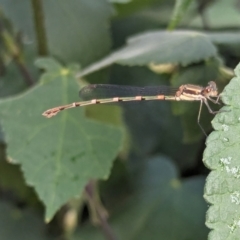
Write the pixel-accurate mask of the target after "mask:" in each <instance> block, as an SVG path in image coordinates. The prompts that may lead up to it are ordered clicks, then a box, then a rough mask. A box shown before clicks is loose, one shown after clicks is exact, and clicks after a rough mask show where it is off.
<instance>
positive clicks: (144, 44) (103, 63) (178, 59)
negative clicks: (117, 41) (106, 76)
mask: <svg viewBox="0 0 240 240" xmlns="http://www.w3.org/2000/svg"><path fill="white" fill-rule="evenodd" d="M215 55H216V48H215V47H214V45H213V44H212V43H211V42H210V40H209V39H208V37H207V36H206V35H204V34H202V33H198V32H194V31H174V32H167V31H154V32H148V33H144V34H139V35H137V36H135V37H132V38H130V39H128V41H127V45H126V46H125V47H123V48H121V49H120V50H118V51H116V52H113V53H112V54H110V55H109V56H108V57H105V58H103V59H102V60H100V61H98V62H95V63H94V64H92V65H90V66H89V67H87V68H85V69H84V70H83V71H82V72H80V73H79V75H78V76H79V77H81V76H84V75H87V74H89V73H92V72H94V71H97V70H99V69H102V68H104V67H107V66H109V65H111V64H113V63H119V64H122V65H129V66H135V65H149V64H150V63H154V64H160V63H173V64H181V65H187V64H190V63H194V62H199V61H201V60H204V59H207V58H210V57H213V56H215Z"/></svg>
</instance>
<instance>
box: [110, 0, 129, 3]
mask: <svg viewBox="0 0 240 240" xmlns="http://www.w3.org/2000/svg"><path fill="white" fill-rule="evenodd" d="M108 1H109V2H112V3H129V2H131V1H133V0H108Z"/></svg>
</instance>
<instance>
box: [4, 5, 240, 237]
mask: <svg viewBox="0 0 240 240" xmlns="http://www.w3.org/2000/svg"><path fill="white" fill-rule="evenodd" d="M239 27H240V1H239V0H229V1H225V0H218V1H215V0H176V1H173V0H108V1H107V0H98V1H94V0H82V1H80V0H69V1H67V2H66V1H64V0H58V1H47V0H42V1H41V0H31V1H30V0H24V1H14V0H0V97H1V98H2V99H3V101H4V99H6V98H7V99H8V98H10V97H12V96H15V95H16V94H20V93H22V92H26V91H28V89H29V88H31V87H32V86H33V85H36V84H38V82H39V80H38V79H39V78H40V76H41V74H42V71H40V70H39V69H37V68H36V66H34V62H35V61H36V59H37V58H39V57H50V56H51V57H52V58H54V59H56V60H57V61H59V62H61V63H62V64H63V65H64V66H65V65H69V64H71V63H78V64H79V65H80V66H81V68H82V69H83V73H84V71H85V70H88V69H89V67H88V66H89V65H90V66H96V64H98V63H99V62H100V63H102V61H103V60H102V59H107V60H109V61H110V63H109V64H107V65H106V66H101V67H99V68H97V69H96V71H95V70H92V71H89V72H88V74H81V72H80V73H78V75H79V74H80V75H81V76H82V77H83V75H84V81H85V82H88V83H110V84H122V85H139V86H149V85H171V86H180V85H182V84H186V83H192V84H197V85H202V86H205V85H206V84H207V83H208V81H211V80H214V81H216V83H217V85H218V87H219V90H220V92H221V90H222V89H223V87H224V86H225V85H226V84H227V83H228V81H229V80H230V78H231V77H232V76H233V71H232V69H233V68H234V67H235V66H236V65H237V63H238V61H239V60H238V59H239V56H240V47H239V46H240V31H239ZM165 30H168V31H170V30H171V31H173V33H174V32H175V31H176V33H177V34H178V31H177V30H182V31H186V30H188V31H194V33H199V36H201V34H204V38H205V39H206V44H205V43H204V40H199V41H200V42H199V43H197V44H195V45H194V44H193V45H188V44H184V41H183V44H180V45H176V46H175V47H174V45H172V42H171V41H172V39H171V41H170V40H169V44H166V45H164V47H162V46H161V41H159V42H158V44H159V51H160V50H161V47H162V48H163V50H164V49H165V48H166V49H168V54H169V59H170V60H169V61H165V60H164V56H163V58H162V59H161V57H162V56H161V51H160V53H159V56H158V55H157V56H153V55H150V56H148V58H150V59H151V57H152V61H150V60H149V59H147V60H146V58H144V57H141V56H140V57H137V58H136V59H130V60H129V59H128V60H126V58H124V57H125V56H126V55H124V54H128V53H129V52H130V53H131V50H132V49H131V46H130V47H129V46H128V45H127V44H126V42H127V39H129V38H132V37H133V36H134V35H136V34H138V37H139V38H140V40H141V41H142V38H141V37H143V38H144V37H145V36H146V35H145V33H147V32H152V31H165ZM180 34H181V33H180ZM154 39H155V38H154V37H153V42H154V41H155V40H154ZM196 39H197V37H196ZM180 40H181V39H180V38H178V37H176V39H175V41H176V43H178V42H179V41H180ZM181 41H182V40H181ZM132 42H133V43H134V41H132ZM128 43H129V44H130V43H131V41H129V42H128ZM141 44H143V45H141ZM148 44H152V42H151V43H149V40H147V41H145V42H144V41H142V42H141V43H140V47H141V46H142V47H143V48H144V46H145V47H146V46H148ZM127 47H129V48H127ZM118 49H122V52H121V51H120V53H119V52H118ZM126 49H127V50H126ZM124 51H125V52H124ZM187 54H189V56H188V57H187V63H186V64H184V61H185V58H186V56H185V55H187ZM204 54H205V55H204ZM207 54H209V56H208V55H207ZM116 55H117V57H118V58H116ZM113 57H114V59H113ZM155 57H156V59H157V60H156V59H155ZM138 61H140V62H141V61H142V62H144V63H141V64H137V62H138ZM94 64H95V65H94ZM109 65H110V66H109ZM84 69H85V70H84ZM90 70H91V68H90ZM51 91H52V95H57V94H58V92H57V90H56V89H54V88H53V89H51ZM73 94H75V96H73V98H75V99H76V100H75V101H78V89H76V93H73ZM44 97H45V98H48V96H44ZM38 101H40V102H41V99H38ZM59 104H60V105H61V103H59ZM49 106H51V103H49ZM27 107H28V106H26V108H27ZM218 107H219V106H213V108H218ZM121 108H122V111H121V114H120V112H119V111H118V110H116V109H113V108H105V106H93V107H91V108H90V107H89V108H87V109H86V116H88V117H89V118H94V119H97V120H98V121H100V122H104V123H106V124H109V123H110V124H112V122H118V124H119V122H121V121H122V120H123V123H124V126H125V141H124V144H123V146H124V147H123V148H122V151H121V152H120V153H119V154H118V157H117V158H116V159H112V161H114V165H113V167H112V170H111V175H110V177H109V179H108V180H106V181H101V182H96V181H90V182H89V184H88V185H87V187H89V186H90V187H89V188H90V191H89V192H90V193H89V192H88V191H87V189H88V188H87V187H86V189H85V190H86V192H88V193H89V194H85V195H88V196H87V197H86V196H85V197H82V198H81V199H77V200H76V199H72V200H69V202H68V203H66V204H65V205H64V206H63V207H62V208H61V209H59V211H58V212H57V213H56V215H55V217H54V218H53V219H52V221H51V222H50V223H49V224H45V223H44V220H43V219H44V216H43V215H44V206H43V204H42V202H41V201H40V200H39V198H38V193H36V192H35V190H34V186H32V187H29V186H27V184H26V183H25V177H24V176H23V174H22V171H21V164H20V165H13V164H10V163H9V162H7V161H6V160H7V157H8V154H6V152H7V151H6V149H7V148H8V144H9V145H10V144H11V141H10V142H8V143H6V141H5V134H7V133H5V132H4V129H1V132H0V140H1V148H0V157H1V159H0V223H1V224H0V239H4V240H5V239H6V240H11V239H16V237H17V238H19V239H76V240H77V239H138V240H140V239H153V240H154V239H158V240H159V239H169V240H171V239H178V240H179V239H206V238H207V234H208V229H207V228H206V227H205V225H204V221H205V213H206V209H207V204H206V203H205V202H204V200H203V198H202V195H203V187H204V180H205V177H206V175H207V173H208V170H207V169H206V168H205V167H204V166H203V163H202V153H203V150H204V147H205V136H204V135H203V133H202V132H201V130H200V129H199V127H198V125H197V114H198V109H199V103H182V102H177V103H169V102H141V103H129V104H122V105H121ZM9 111H11V110H10V109H9ZM73 111H78V109H75V110H73ZM39 117H41V116H39ZM0 118H1V116H0ZM212 118H213V116H212V115H211V114H209V113H208V111H207V110H206V109H204V111H203V113H202V116H201V123H202V125H203V127H204V129H205V130H206V131H207V132H208V133H210V132H211V130H212V128H211V119H212ZM109 119H110V120H109ZM15 121H18V119H15ZM79 124H80V123H79ZM76 134H77V133H76ZM16 137H18V138H22V137H23V136H16ZM75 137H77V135H76V136H75ZM89 180H90V179H89ZM63 190H64V189H63ZM79 191H82V189H79ZM91 191H92V193H91ZM89 196H92V197H89ZM97 226H98V227H97ZM100 229H102V231H100Z"/></svg>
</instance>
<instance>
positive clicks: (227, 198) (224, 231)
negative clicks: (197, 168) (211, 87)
mask: <svg viewBox="0 0 240 240" xmlns="http://www.w3.org/2000/svg"><path fill="white" fill-rule="evenodd" d="M235 74H236V77H234V78H233V79H232V80H231V81H230V83H229V84H228V85H227V86H226V87H225V89H224V91H223V93H222V101H223V103H224V104H225V105H227V106H225V107H223V108H222V111H223V112H221V113H219V114H217V115H216V117H215V118H214V120H213V122H212V124H213V127H214V129H215V131H214V132H212V133H211V135H210V136H209V137H208V139H207V142H206V145H207V148H206V150H205V152H204V156H203V161H204V163H205V165H206V166H207V167H208V168H209V169H211V170H212V171H211V173H210V174H209V176H208V178H207V182H206V187H205V193H204V197H205V199H206V200H207V201H208V202H209V203H211V204H212V205H211V206H210V208H209V210H208V213H207V220H206V224H207V226H208V227H209V228H211V229H212V231H211V233H210V235H209V239H210V240H211V239H218V240H223V239H224V240H226V239H229V240H230V239H238V238H239V233H240V228H239V216H240V207H239V206H240V205H239V203H240V191H239V185H240V168H239V165H240V163H239V159H240V152H239V148H240V126H239V122H240V117H239V116H240V95H239V92H240V65H238V66H237V67H236V69H235Z"/></svg>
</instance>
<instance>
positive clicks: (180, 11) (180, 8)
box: [168, 0, 192, 30]
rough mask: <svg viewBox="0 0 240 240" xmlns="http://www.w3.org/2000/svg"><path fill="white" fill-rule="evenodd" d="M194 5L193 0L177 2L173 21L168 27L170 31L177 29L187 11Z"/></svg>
mask: <svg viewBox="0 0 240 240" xmlns="http://www.w3.org/2000/svg"><path fill="white" fill-rule="evenodd" d="M191 3H192V0H176V1H175V7H174V11H173V14H172V18H171V21H170V23H169V25H168V30H173V29H174V28H176V26H177V24H178V23H179V22H180V21H181V18H182V17H183V15H185V14H186V11H187V9H188V7H189V5H190V4H191Z"/></svg>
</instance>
